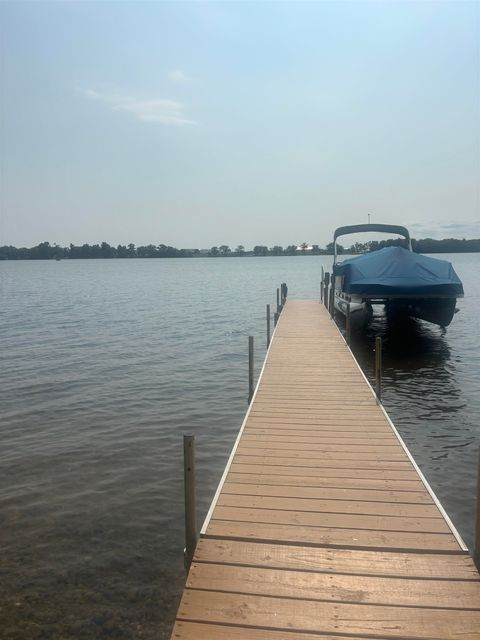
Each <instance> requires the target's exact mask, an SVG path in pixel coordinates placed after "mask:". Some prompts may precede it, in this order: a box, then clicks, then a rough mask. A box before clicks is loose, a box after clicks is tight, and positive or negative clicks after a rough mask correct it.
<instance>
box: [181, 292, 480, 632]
mask: <svg viewBox="0 0 480 640" xmlns="http://www.w3.org/2000/svg"><path fill="white" fill-rule="evenodd" d="M352 638H362V639H363V640H365V639H376V640H380V639H381V640H387V639H390V638H397V639H398V638H404V639H411V640H413V639H420V638H421V639H426V638H429V639H432V640H433V639H435V640H439V639H441V638H445V639H446V638H459V639H460V638H461V639H462V640H471V639H473V638H476V639H480V578H479V574H478V572H477V570H476V568H475V565H474V564H473V561H472V560H471V558H470V556H469V555H468V552H467V551H466V549H465V546H464V544H463V542H462V540H461V538H460V537H459V535H458V533H457V532H456V531H455V529H454V527H453V525H452V524H451V523H450V520H449V519H448V516H447V515H446V514H445V512H444V511H443V509H442V508H441V506H440V505H439V503H438V501H437V499H436V498H435V496H434V495H433V493H432V491H431V489H430V488H429V486H428V484H427V483H426V481H425V480H424V479H423V476H422V475H421V473H420V471H419V470H418V468H417V466H416V465H415V463H414V461H413V460H412V458H411V456H410V454H409V453H408V451H407V449H406V447H405V445H404V444H403V442H402V441H401V439H400V437H399V436H398V434H397V432H396V430H395V428H394V426H393V425H392V424H391V422H390V420H389V418H388V416H387V415H386V414H385V412H384V410H383V408H382V407H381V406H379V405H378V404H377V402H376V399H375V397H374V394H373V392H372V389H371V387H370V385H369V384H368V382H367V381H366V379H365V377H364V375H363V373H362V372H361V370H360V369H359V367H358V365H357V363H356V362H355V360H354V358H353V357H352V355H351V353H350V350H349V349H348V347H347V346H346V344H345V342H344V340H343V339H342V337H341V335H340V334H339V332H338V330H337V328H336V326H335V324H334V323H333V322H332V321H331V319H330V317H329V316H328V313H327V312H326V310H325V308H324V307H323V306H322V305H320V304H319V303H318V302H314V301H289V302H288V303H287V304H286V306H285V308H284V310H283V312H282V315H281V317H280V321H279V323H278V325H277V329H276V331H275V334H274V337H273V339H272V343H271V346H270V349H269V352H268V354H267V358H266V361H265V364H264V367H263V370H262V374H261V376H260V380H259V383H258V385H257V389H256V392H255V395H254V398H253V401H252V403H251V405H250V408H249V411H248V413H247V416H246V418H245V421H244V423H243V425H242V429H241V431H240V434H239V437H238V439H237V442H236V443H235V446H234V450H233V452H232V456H231V457H230V460H229V463H228V465H227V468H226V470H225V473H224V476H223V478H222V480H221V483H220V486H219V489H218V491H217V494H216V495H215V498H214V502H213V504H212V508H211V509H210V511H209V513H208V516H207V519H206V522H205V524H204V527H203V530H202V535H201V539H200V541H199V543H198V546H197V549H196V552H195V556H194V560H193V563H192V565H191V568H190V572H189V574H188V578H187V583H186V587H185V591H184V594H183V597H182V600H181V603H180V606H179V609H178V613H177V620H176V623H175V626H174V629H173V632H172V639H173V640H322V639H323V640H347V639H350V640H351V639H352Z"/></svg>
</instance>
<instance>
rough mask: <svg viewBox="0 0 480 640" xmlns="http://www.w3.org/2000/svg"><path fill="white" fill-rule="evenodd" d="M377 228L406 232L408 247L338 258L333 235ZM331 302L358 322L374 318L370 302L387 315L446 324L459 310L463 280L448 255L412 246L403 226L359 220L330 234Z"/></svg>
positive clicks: (387, 248) (351, 319)
mask: <svg viewBox="0 0 480 640" xmlns="http://www.w3.org/2000/svg"><path fill="white" fill-rule="evenodd" d="M370 231H378V232H381V233H393V234H396V235H400V236H403V237H404V238H405V244H406V248H403V247H400V246H391V247H385V248H384V249H380V250H378V251H372V252H371V253H366V254H362V255H360V256H356V257H353V258H347V259H345V260H342V261H338V248H337V239H338V238H339V237H340V236H343V235H347V234H351V233H365V232H370ZM333 248H334V256H333V270H332V274H333V285H334V307H335V309H336V310H337V311H339V312H340V313H341V314H343V315H344V316H346V315H347V314H350V321H351V322H352V324H355V325H357V326H362V325H363V326H364V325H366V324H367V323H368V322H369V320H370V319H371V318H372V315H373V310H372V305H384V307H385V311H386V314H387V317H388V318H390V319H399V318H401V317H402V316H403V317H404V316H410V317H413V318H419V319H421V320H425V321H426V322H430V323H433V324H437V325H439V326H441V327H447V326H448V325H449V324H450V322H451V321H452V318H453V316H454V315H455V313H456V312H457V311H458V309H457V308H456V302H457V298H462V297H463V285H462V282H461V280H460V278H459V277H458V275H457V274H456V273H455V270H454V268H453V266H452V265H451V263H450V262H448V261H447V260H440V259H438V258H431V257H429V256H425V255H422V254H418V253H414V252H413V251H412V242H411V239H410V234H409V232H408V229H406V227H402V226H399V225H387V224H358V225H350V226H346V227H339V228H338V229H336V231H335V233H334V235H333Z"/></svg>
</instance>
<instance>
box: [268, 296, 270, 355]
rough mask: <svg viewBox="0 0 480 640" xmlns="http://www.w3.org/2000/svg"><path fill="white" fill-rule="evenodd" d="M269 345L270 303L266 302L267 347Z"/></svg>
mask: <svg viewBox="0 0 480 640" xmlns="http://www.w3.org/2000/svg"><path fill="white" fill-rule="evenodd" d="M269 346H270V305H269V304H267V349H268V347H269Z"/></svg>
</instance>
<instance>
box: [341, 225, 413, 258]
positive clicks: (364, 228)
mask: <svg viewBox="0 0 480 640" xmlns="http://www.w3.org/2000/svg"><path fill="white" fill-rule="evenodd" d="M370 231H377V232H379V233H395V234H397V235H399V236H403V237H404V238H405V239H406V240H407V243H408V250H409V251H412V240H411V238H410V233H409V232H408V229H407V228H406V227H402V226H400V225H396V224H375V223H373V224H370V223H368V224H352V225H349V226H346V227H338V229H335V233H334V234H333V264H334V265H335V264H336V263H337V238H339V237H340V236H346V235H348V234H350V233H368V232H370Z"/></svg>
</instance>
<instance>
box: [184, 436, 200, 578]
mask: <svg viewBox="0 0 480 640" xmlns="http://www.w3.org/2000/svg"><path fill="white" fill-rule="evenodd" d="M183 477H184V492H185V551H184V564H185V569H186V570H187V571H188V569H189V568H190V564H191V562H192V558H193V554H194V553H195V547H196V546H197V541H198V533H197V514H196V512H197V509H196V500H195V436H185V435H184V436H183Z"/></svg>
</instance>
